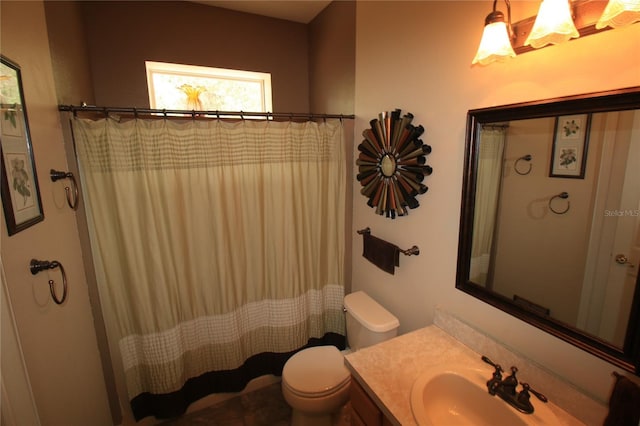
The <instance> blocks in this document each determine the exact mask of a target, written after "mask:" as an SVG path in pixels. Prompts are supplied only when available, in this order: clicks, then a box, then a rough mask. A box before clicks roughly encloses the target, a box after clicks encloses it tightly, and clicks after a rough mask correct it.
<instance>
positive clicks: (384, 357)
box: [345, 325, 583, 426]
mask: <svg viewBox="0 0 640 426" xmlns="http://www.w3.org/2000/svg"><path fill="white" fill-rule="evenodd" d="M480 358H481V355H480V354H477V353H476V352H474V351H473V350H471V349H470V348H469V347H467V346H465V345H464V344H462V343H461V342H459V341H458V340H456V339H455V338H453V337H452V336H450V335H449V334H447V333H446V332H445V331H443V330H441V329H440V328H438V327H437V326H435V325H431V326H428V327H425V328H422V329H419V330H416V331H413V332H410V333H407V334H403V335H401V336H398V337H396V338H394V339H391V340H388V341H386V342H382V343H379V344H377V345H375V346H371V347H368V348H365V349H362V350H359V351H357V352H353V353H350V354H348V355H346V356H345V364H346V366H347V368H348V369H349V371H350V372H351V374H352V375H353V376H354V377H355V378H356V380H357V381H358V382H359V383H360V384H361V385H362V387H363V388H364V389H365V390H366V392H367V393H368V394H369V396H370V397H371V399H373V400H374V402H375V403H376V405H378V407H379V408H380V409H381V410H382V412H383V413H384V414H385V415H386V417H387V418H388V419H389V420H391V421H392V422H393V423H394V424H398V425H402V426H410V425H416V421H415V419H414V417H413V413H412V411H411V404H410V395H411V387H412V385H413V383H414V381H415V379H416V378H417V377H418V376H419V375H420V373H421V372H422V371H423V370H425V369H426V368H428V367H431V366H433V365H436V364H440V363H447V364H450V363H460V364H461V365H465V366H469V367H474V368H475V367H477V368H481V369H485V370H486V371H487V379H489V378H491V374H492V373H493V368H492V367H491V366H489V365H488V364H485V363H484V362H483V361H482V360H481V359H480ZM534 399H535V398H534ZM532 400H533V399H532ZM536 403H539V404H540V403H541V402H539V401H535V400H533V404H534V405H535V404H536ZM549 408H550V409H551V410H552V411H553V412H554V414H555V415H556V417H558V419H559V420H560V421H561V422H562V424H563V425H565V426H578V425H582V424H583V423H581V422H580V421H578V420H577V419H575V418H574V417H572V416H571V415H569V414H568V413H566V412H564V411H563V410H561V409H559V408H558V407H557V406H555V405H554V404H553V403H551V402H550V403H549Z"/></svg>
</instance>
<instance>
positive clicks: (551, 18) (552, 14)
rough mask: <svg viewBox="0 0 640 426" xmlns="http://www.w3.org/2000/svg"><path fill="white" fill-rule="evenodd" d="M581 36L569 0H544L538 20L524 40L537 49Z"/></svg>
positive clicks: (526, 44) (527, 44)
mask: <svg viewBox="0 0 640 426" xmlns="http://www.w3.org/2000/svg"><path fill="white" fill-rule="evenodd" d="M577 37H580V34H579V33H578V30H577V29H576V26H575V25H574V23H573V18H572V17H571V9H570V7H569V1H568V0H542V4H541V5H540V10H539V11H538V16H537V17H536V22H535V23H534V24H533V28H532V29H531V33H530V34H529V37H527V40H526V41H525V42H524V45H525V46H529V45H531V47H534V48H536V49H538V48H540V47H543V46H546V45H547V44H558V43H563V42H565V41H567V40H569V39H571V38H577Z"/></svg>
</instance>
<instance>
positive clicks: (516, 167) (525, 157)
mask: <svg viewBox="0 0 640 426" xmlns="http://www.w3.org/2000/svg"><path fill="white" fill-rule="evenodd" d="M532 159H533V157H532V156H531V154H527V155H523V156H522V157H520V158H518V159H517V160H516V162H515V163H514V164H513V169H514V170H515V171H516V173H517V174H519V175H522V176H526V175H528V174H529V173H531V168H532V167H533V165H532V164H531V160H532ZM520 161H526V162H528V163H529V168H528V169H527V170H526V171H524V172H521V171H520V170H519V169H518V163H519V162H520Z"/></svg>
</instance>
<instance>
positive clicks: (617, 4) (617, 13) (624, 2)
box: [596, 0, 640, 30]
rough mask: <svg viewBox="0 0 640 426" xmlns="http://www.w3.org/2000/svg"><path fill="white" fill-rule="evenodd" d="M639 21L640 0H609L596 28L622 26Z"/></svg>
mask: <svg viewBox="0 0 640 426" xmlns="http://www.w3.org/2000/svg"><path fill="white" fill-rule="evenodd" d="M638 21H640V0H609V3H608V4H607V7H605V9H604V12H602V16H601V17H600V19H599V20H598V22H597V23H596V29H598V30H599V29H601V28H604V27H607V26H608V27H612V28H618V27H624V26H625V25H631V24H633V23H634V22H638Z"/></svg>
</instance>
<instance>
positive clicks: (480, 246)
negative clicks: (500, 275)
mask: <svg viewBox="0 0 640 426" xmlns="http://www.w3.org/2000/svg"><path fill="white" fill-rule="evenodd" d="M504 141H505V129H502V128H495V129H494V128H483V129H482V130H481V131H480V146H479V147H478V149H479V160H478V174H477V185H476V202H475V206H476V207H475V211H474V217H473V242H472V245H471V268H470V272H469V278H470V279H471V281H473V282H474V283H476V284H480V285H482V286H489V287H490V286H491V283H489V282H487V274H488V273H489V263H490V260H491V247H492V245H493V234H494V230H495V222H496V214H497V212H498V199H499V196H500V181H501V179H502V163H503V158H502V157H503V152H504Z"/></svg>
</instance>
